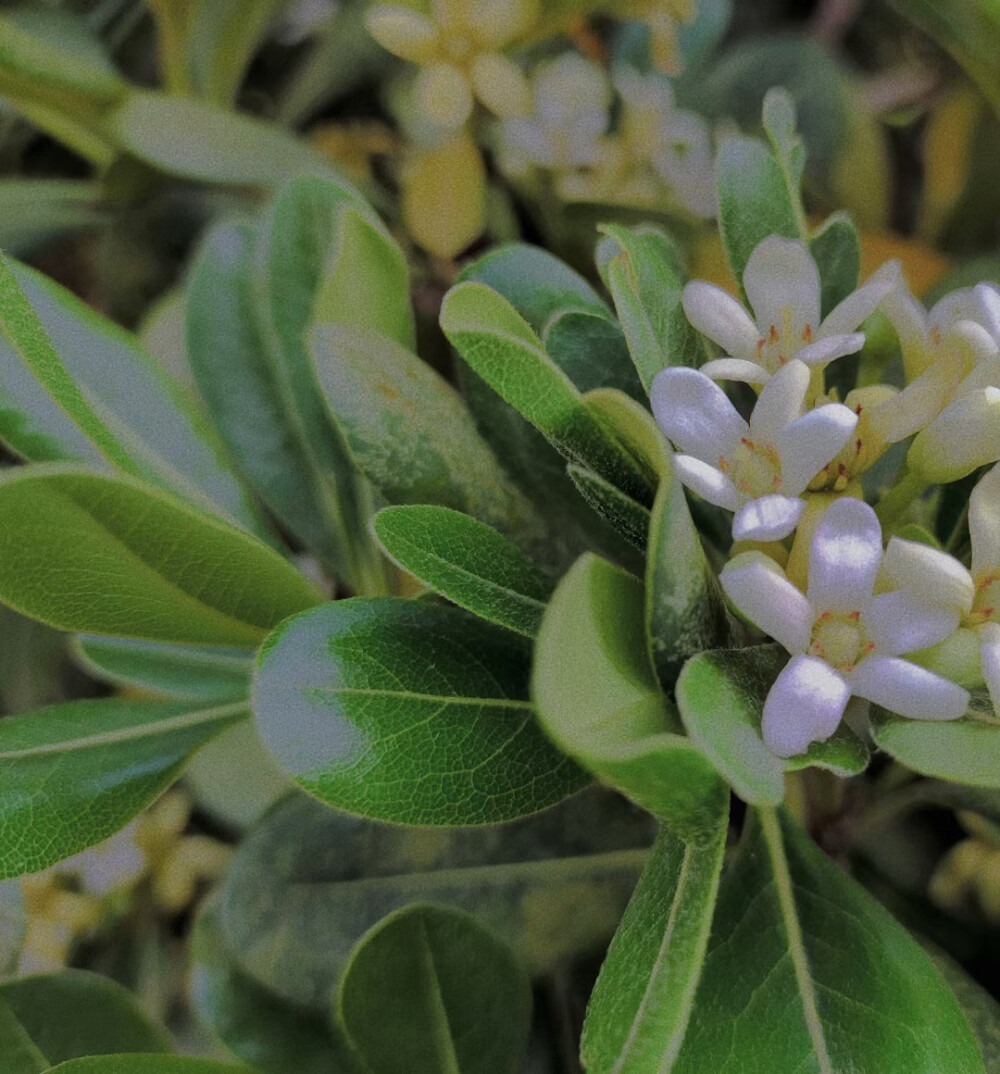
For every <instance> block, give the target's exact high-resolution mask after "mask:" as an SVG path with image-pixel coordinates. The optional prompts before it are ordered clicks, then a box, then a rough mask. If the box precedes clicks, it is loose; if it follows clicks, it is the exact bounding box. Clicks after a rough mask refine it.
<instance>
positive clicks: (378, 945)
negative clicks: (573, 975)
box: [336, 906, 531, 1074]
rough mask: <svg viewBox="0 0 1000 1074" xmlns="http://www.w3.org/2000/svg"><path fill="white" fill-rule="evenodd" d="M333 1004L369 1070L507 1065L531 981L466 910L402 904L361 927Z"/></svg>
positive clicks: (431, 1072) (522, 1038)
mask: <svg viewBox="0 0 1000 1074" xmlns="http://www.w3.org/2000/svg"><path fill="white" fill-rule="evenodd" d="M336 1010H337V1020H338V1021H339V1022H340V1024H341V1025H343V1026H344V1028H345V1030H346V1032H347V1035H348V1037H349V1038H350V1040H351V1042H352V1043H353V1044H354V1047H355V1048H356V1049H357V1051H358V1053H359V1054H360V1055H361V1057H362V1059H363V1060H364V1062H365V1065H366V1066H367V1067H368V1069H369V1070H370V1071H371V1074H397V1072H398V1071H400V1070H406V1071H407V1072H412V1074H443V1072H445V1071H447V1072H449V1074H515V1072H516V1071H517V1069H518V1066H519V1065H520V1061H521V1058H522V1056H523V1054H524V1050H525V1045H526V1044H527V1039H528V1031H529V1028H530V1024H531V985H530V982H529V981H528V975H527V974H526V973H525V972H524V970H523V969H522V968H521V966H520V964H519V963H518V961H517V959H516V958H515V956H514V954H513V952H512V951H511V950H510V948H509V947H507V946H506V944H504V943H502V942H501V941H500V940H498V939H497V938H496V937H495V936H493V935H492V934H491V933H490V932H489V931H487V930H486V929H484V928H483V927H482V926H481V925H479V924H477V922H476V920H475V919H474V918H472V917H470V916H469V915H468V914H464V913H461V912H460V911H458V910H454V909H450V908H445V907H438V906H412V907H407V908H406V909H404V910H399V911H397V912H396V913H395V914H392V915H391V916H390V917H388V918H387V919H386V920H384V921H381V922H379V924H377V925H376V926H375V927H374V928H373V929H371V931H369V932H368V933H366V934H365V936H364V937H362V939H361V941H360V942H359V943H358V946H357V947H356V948H355V950H354V952H353V953H352V955H351V960H350V962H349V963H348V965H347V969H346V970H345V972H344V978H343V980H342V982H341V985H340V990H339V992H338V994H337V1007H336Z"/></svg>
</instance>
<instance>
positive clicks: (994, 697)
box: [979, 623, 1000, 713]
mask: <svg viewBox="0 0 1000 1074" xmlns="http://www.w3.org/2000/svg"><path fill="white" fill-rule="evenodd" d="M979 663H980V665H981V666H982V669H983V678H984V679H985V680H986V689H987V690H989V692H990V700H991V701H992V702H993V710H994V712H997V713H1000V623H984V624H983V626H982V629H981V630H980V631H979Z"/></svg>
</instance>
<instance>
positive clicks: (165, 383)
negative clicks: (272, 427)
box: [0, 260, 266, 533]
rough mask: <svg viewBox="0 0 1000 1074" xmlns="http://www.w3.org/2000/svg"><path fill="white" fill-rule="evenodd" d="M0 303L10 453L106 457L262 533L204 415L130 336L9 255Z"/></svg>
mask: <svg viewBox="0 0 1000 1074" xmlns="http://www.w3.org/2000/svg"><path fill="white" fill-rule="evenodd" d="M8 270H9V271H8ZM0 309H2V310H3V317H2V330H0V367H2V371H3V375H2V377H0V437H2V438H3V440H4V441H5V443H7V444H8V445H9V446H10V447H11V448H12V449H13V450H14V451H15V452H17V453H18V454H19V455H22V456H23V457H24V458H26V459H29V460H31V461H35V462H47V461H57V460H58V461H68V462H81V463H86V464H88V465H89V466H91V467H94V468H97V469H106V468H107V464H108V463H111V464H112V465H114V466H116V467H118V468H119V469H121V470H123V471H124V472H126V473H130V474H133V475H134V476H137V477H142V478H144V479H146V480H148V481H150V482H152V483H153V484H157V485H160V486H162V487H164V488H167V489H170V490H172V491H173V492H175V493H177V494H178V495H180V496H182V497H184V498H185V499H188V500H190V501H191V502H193V503H194V504H196V505H197V506H199V507H201V508H202V509H203V510H209V511H212V512H216V513H218V514H221V515H223V516H224V517H226V518H228V519H230V520H233V521H236V522H237V523H238V524H239V525H241V526H243V527H244V528H246V529H249V530H252V531H255V532H258V533H261V532H266V527H265V526H264V525H263V523H262V521H261V519H260V517H259V515H258V514H257V512H256V509H255V508H254V507H253V505H252V503H251V502H250V500H249V498H248V496H247V494H246V492H245V490H244V489H243V487H242V486H241V485H240V483H239V481H238V480H237V478H236V475H235V474H234V473H233V471H232V470H231V468H230V465H229V463H228V461H227V460H226V459H225V458H224V456H223V451H222V448H221V445H220V444H219V443H218V442H217V439H216V434H215V433H214V431H213V430H212V429H211V427H210V426H209V425H208V423H207V422H206V420H205V418H204V416H203V415H202V414H201V412H200V411H199V410H198V409H197V407H196V406H195V405H194V404H193V403H192V402H191V400H190V399H189V398H188V396H187V395H185V394H184V392H183V390H182V389H181V388H179V387H178V385H177V384H175V383H174V382H173V381H171V380H170V379H169V378H168V377H167V376H166V375H165V374H164V373H163V372H162V371H161V370H160V368H159V367H158V366H157V364H156V362H155V361H154V360H153V359H152V358H151V357H150V356H149V355H148V354H146V353H145V351H143V350H142V348H141V347H140V346H139V344H138V342H137V341H136V339H135V337H134V336H133V335H131V333H129V332H126V331H125V330H124V329H122V328H119V327H118V326H117V325H115V324H112V323H111V322H110V321H108V320H107V319H105V318H104V317H101V316H100V315H99V314H98V313H96V312H95V311H94V310H92V309H90V308H89V307H88V306H86V305H85V304H84V303H83V302H81V301H80V300H79V299H78V298H76V297H75V296H74V295H72V294H70V292H69V291H67V290H66V289H65V288H63V287H60V286H59V285H58V284H56V283H54V282H53V281H52V280H49V279H47V278H46V277H44V276H42V275H41V274H40V273H38V272H35V271H34V270H33V269H30V268H28V267H27V266H24V265H20V264H18V263H17V262H14V261H10V260H7V261H5V262H4V263H3V264H2V265H0Z"/></svg>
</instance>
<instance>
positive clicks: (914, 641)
mask: <svg viewBox="0 0 1000 1074" xmlns="http://www.w3.org/2000/svg"><path fill="white" fill-rule="evenodd" d="M958 620H959V613H958V610H957V609H955V608H949V607H941V606H934V605H932V604H927V603H924V601H922V600H921V599H920V597H918V596H917V595H916V594H915V593H912V592H910V591H909V590H906V589H894V590H893V591H892V592H891V593H880V594H879V595H878V596H877V597H876V598H875V599H874V600H873V601H872V606H871V610H870V611H869V613H868V615H867V616H865V629H866V632H867V634H868V638H869V640H871V641H873V642H875V644H876V645H877V646H878V650H879V652H880V653H884V654H885V655H886V656H902V654H903V653H912V652H914V650H916V649H927V648H929V647H930V646H932V645H937V643H938V642H939V641H944V639H945V638H947V637H948V635H949V634H953V633H954V632H955V630H957V629H958Z"/></svg>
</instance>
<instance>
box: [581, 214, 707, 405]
mask: <svg viewBox="0 0 1000 1074" xmlns="http://www.w3.org/2000/svg"><path fill="white" fill-rule="evenodd" d="M601 230H602V231H603V232H604V234H605V235H606V236H607V237H608V240H609V241H608V242H607V243H606V245H605V247H604V249H603V251H602V255H603V256H604V257H607V256H608V254H612V251H613V254H612V256H611V257H610V259H609V260H608V262H607V265H606V267H605V272H606V274H607V280H608V286H609V288H610V290H611V294H612V296H613V297H614V300H615V309H616V310H617V311H618V316H619V317H620V318H621V322H622V326H623V327H624V329H625V338H626V339H627V340H628V347H629V351H630V352H631V355H632V361H633V362H634V363H635V367H636V369H637V370H638V372H639V376H640V378H641V379H642V384H643V387H644V388H645V390H646V392H647V393H648V392H649V388H650V385H651V384H652V383H653V378H654V377H655V376H656V374H657V373H659V372H660V370H661V369H666V368H667V366H671V365H686V366H692V367H697V366H699V365H701V364H702V361H703V359H704V351H703V349H702V343H701V340H700V338H699V336H698V333H697V332H695V330H694V329H693V328H692V327H691V325H690V324H689V323H688V319H687V317H686V316H685V315H684V308H683V306H682V305H681V294H682V293H683V290H684V284H685V282H686V279H685V276H684V274H683V271H682V270H681V267H680V265H679V264H678V262H677V257H676V252H675V250H674V246H673V243H672V242H671V240H670V239H669V238H668V237H667V236H666V235H665V234H664V233H663V232H661V231H658V230H656V229H655V228H650V227H642V228H634V229H632V228H626V227H620V226H617V225H614V224H607V225H605V226H604V227H603V228H601Z"/></svg>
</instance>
